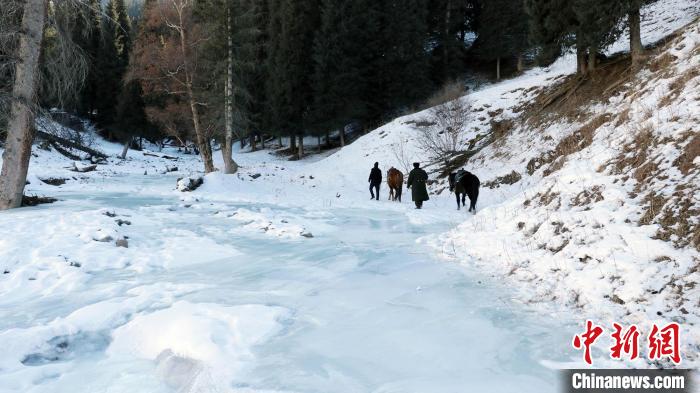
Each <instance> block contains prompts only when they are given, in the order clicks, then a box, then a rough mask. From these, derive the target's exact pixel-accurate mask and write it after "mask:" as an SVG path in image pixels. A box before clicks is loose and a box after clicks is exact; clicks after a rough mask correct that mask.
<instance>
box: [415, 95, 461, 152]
mask: <svg viewBox="0 0 700 393" xmlns="http://www.w3.org/2000/svg"><path fill="white" fill-rule="evenodd" d="M462 93H463V89H462V87H461V85H460V84H456V83H451V84H448V85H446V86H445V87H444V88H443V89H442V90H440V91H439V92H438V93H437V94H436V95H434V96H433V97H432V98H431V99H430V100H428V105H429V106H431V108H430V109H428V116H427V117H426V118H425V119H423V121H421V122H420V123H419V126H418V127H417V129H418V131H419V134H418V139H417V143H418V146H419V147H420V148H421V150H423V151H424V152H425V153H426V154H428V156H429V158H430V159H431V160H434V161H438V160H439V161H444V160H446V159H449V158H451V157H452V156H453V155H454V154H455V153H457V152H458V151H459V148H460V146H461V144H462V142H463V137H464V130H465V128H466V126H467V124H468V123H469V121H470V120H471V105H470V103H469V102H468V101H467V100H466V99H465V98H462V96H461V95H462Z"/></svg>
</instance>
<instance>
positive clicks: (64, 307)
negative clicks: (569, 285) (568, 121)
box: [0, 143, 575, 392]
mask: <svg viewBox="0 0 700 393" xmlns="http://www.w3.org/2000/svg"><path fill="white" fill-rule="evenodd" d="M100 144H101V146H102V147H103V148H105V150H108V146H105V145H106V144H105V143H100ZM115 148H116V146H115ZM166 153H168V154H171V155H177V154H176V153H174V152H171V151H168V152H166ZM37 155H38V156H39V157H35V159H36V162H44V163H46V164H47V165H48V164H49V163H51V165H52V167H53V168H58V167H59V165H58V164H59V163H61V162H66V160H65V159H63V158H61V157H60V156H58V155H56V153H54V152H45V151H37ZM131 155H132V159H131V160H129V161H127V163H126V164H123V165H116V163H118V160H116V159H115V160H114V161H112V159H110V162H112V163H110V164H106V165H101V166H100V169H98V172H90V173H86V174H81V176H82V177H81V178H78V180H71V181H69V182H68V183H66V184H65V185H62V186H58V187H55V186H50V185H42V184H39V183H34V182H33V183H32V184H30V187H29V188H30V190H31V191H32V192H36V193H38V194H41V195H52V196H55V197H57V198H59V199H60V201H59V202H56V203H55V204H52V205H43V206H40V207H35V208H23V209H19V210H15V211H10V212H5V213H3V214H2V215H0V228H1V229H0V231H2V236H0V238H2V239H3V241H2V244H1V246H0V252H1V253H2V255H1V256H0V261H2V262H1V263H2V265H1V266H0V268H2V269H3V270H4V271H5V272H6V273H5V274H4V275H2V276H0V293H1V294H2V296H1V297H0V308H1V309H2V310H3V318H2V320H1V321H0V345H2V347H3V348H4V349H5V351H3V354H2V355H0V391H3V392H5V391H7V392H16V391H22V392H63V391H65V392H74V391H76V387H77V386H79V387H80V390H81V391H90V392H107V391H110V392H112V391H124V392H127V391H128V392H161V391H162V392H171V391H177V392H212V391H234V392H273V391H274V392H329V391H333V392H358V391H366V392H425V391H433V392H449V391H456V390H461V389H463V388H464V387H470V388H473V389H477V390H489V391H493V392H512V391H513V390H514V389H518V390H520V391H532V392H542V391H554V390H553V386H555V381H556V378H557V375H556V373H555V372H554V371H553V369H551V368H550V367H548V366H546V364H547V362H563V361H570V360H571V359H572V358H574V357H575V355H574V354H572V353H571V350H570V349H569V348H568V347H567V346H566V345H559V346H552V343H557V342H558V343H566V342H567V341H568V340H569V339H570V336H571V334H573V329H574V328H575V325H574V324H573V323H572V322H571V321H569V320H568V318H567V317H566V316H565V315H547V316H545V317H542V316H541V315H539V314H535V313H533V312H530V311H528V310H525V309H521V308H519V307H517V306H516V305H515V304H514V303H513V302H512V301H511V300H510V296H509V295H508V293H509V291H510V290H509V289H508V288H505V287H503V286H502V285H501V284H500V283H499V282H498V281H497V280H492V279H490V278H489V277H487V276H484V275H482V274H480V273H479V272H478V271H475V270H470V269H465V268H463V267H460V266H457V265H453V264H445V263H444V262H442V261H439V260H437V259H435V254H434V252H433V251H432V249H431V248H430V247H428V246H427V245H426V244H424V242H417V241H416V240H417V239H420V238H424V237H425V236H432V235H433V234H436V233H441V232H444V231H446V230H448V229H449V228H450V227H453V226H455V225H457V224H458V223H459V222H461V221H462V220H463V217H460V216H456V215H454V214H452V211H451V205H450V204H449V203H448V202H450V200H448V199H447V198H442V200H437V201H434V202H433V203H432V204H431V205H430V208H428V209H426V210H423V211H417V210H414V209H411V207H410V206H409V203H407V202H404V203H403V204H398V203H394V202H389V201H386V200H382V201H379V202H377V201H369V198H368V197H367V193H366V192H365V190H364V187H360V186H362V185H363V184H364V182H363V181H362V180H364V179H359V181H358V180H357V179H350V180H351V181H352V182H353V183H352V184H350V183H349V184H348V186H346V187H343V188H337V187H338V184H340V183H336V184H333V185H324V184H323V182H320V181H319V182H316V177H315V176H314V173H316V172H314V171H313V165H314V164H308V163H303V162H302V163H297V162H287V161H282V160H280V159H278V158H275V157H274V156H272V155H270V154H268V153H267V152H257V153H244V154H238V155H237V157H238V158H239V161H241V164H243V166H244V169H243V170H242V172H241V174H240V175H239V176H224V175H220V174H215V175H210V176H208V177H207V179H206V183H205V185H204V186H203V188H202V189H200V190H197V191H196V192H193V193H181V192H179V191H176V190H175V180H176V179H177V177H179V176H182V174H178V173H170V174H166V175H163V174H158V173H157V172H156V171H153V172H152V174H150V173H151V172H149V174H148V175H144V174H143V172H142V169H144V168H157V167H158V165H159V164H158V161H154V159H153V158H152V157H149V156H143V155H142V154H141V153H139V152H131ZM177 156H178V161H177V162H176V164H177V165H178V166H181V167H185V168H186V167H192V168H194V167H196V166H198V165H199V163H198V160H197V159H196V158H195V157H192V156H184V155H177ZM166 162H168V160H163V164H164V163H166ZM125 166H128V167H129V169H127V170H125V171H124V172H120V170H121V168H123V167H125ZM34 168H36V169H39V168H37V166H35V167H34ZM282 168H284V170H282ZM366 169H368V168H366ZM99 171H103V172H102V173H100V172H99ZM251 173H261V174H263V175H262V176H261V177H260V178H258V179H255V180H253V179H252V178H251V177H249V176H248V175H249V174H251ZM57 174H58V175H60V174H62V172H60V171H57V172H54V173H53V175H54V177H55V176H56V175H57ZM35 175H36V173H35ZM364 175H366V174H364ZM364 175H363V177H364ZM301 176H304V178H301ZM311 176H314V179H310V177H311ZM316 176H321V174H320V172H319V173H316ZM37 177H38V176H37ZM356 183H359V184H356ZM236 190H240V192H237V191H236ZM336 191H337V192H336ZM337 193H340V194H341V195H340V196H338V197H336V195H337ZM120 223H121V225H120ZM119 239H127V240H128V248H124V247H117V245H116V241H117V240H119ZM494 381H498V384H497V385H496V384H494ZM523 386H527V389H525V390H522V387H523Z"/></svg>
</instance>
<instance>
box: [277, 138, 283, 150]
mask: <svg viewBox="0 0 700 393" xmlns="http://www.w3.org/2000/svg"><path fill="white" fill-rule="evenodd" d="M278 138H279V143H280V149H281V148H283V147H284V144H283V143H282V135H280V136H279V137H278Z"/></svg>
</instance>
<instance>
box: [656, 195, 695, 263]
mask: <svg viewBox="0 0 700 393" xmlns="http://www.w3.org/2000/svg"><path fill="white" fill-rule="evenodd" d="M696 191H697V190H696ZM669 205H670V206H667V207H666V208H664V210H663V214H662V215H661V217H660V218H659V220H658V224H659V226H660V228H659V230H658V231H657V233H656V237H657V238H658V239H661V240H665V241H673V243H674V245H675V246H676V247H687V246H692V247H695V248H696V249H698V250H700V223H699V222H698V220H697V218H698V217H700V209H699V208H697V207H694V204H693V200H692V194H691V195H684V196H683V197H682V198H681V199H680V200H677V201H674V203H672V204H669ZM692 218H695V220H694V221H693V220H692Z"/></svg>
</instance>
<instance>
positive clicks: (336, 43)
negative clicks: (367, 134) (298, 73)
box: [312, 0, 380, 135]
mask: <svg viewBox="0 0 700 393" xmlns="http://www.w3.org/2000/svg"><path fill="white" fill-rule="evenodd" d="M371 3H373V2H366V1H362V0H359V1H354V2H348V1H344V0H323V2H322V12H321V27H320V28H319V33H318V34H317V36H316V40H315V42H314V66H315V72H314V78H313V86H314V105H313V112H312V120H313V123H314V131H315V132H314V133H315V134H316V135H324V134H326V132H327V131H329V130H333V129H342V128H343V127H344V126H345V125H346V124H348V123H350V122H352V121H366V120H368V113H369V110H368V107H367V102H366V101H365V99H366V98H368V97H369V95H370V94H371V92H372V90H373V89H371V86H372V84H374V83H376V82H375V81H373V80H372V79H373V78H375V79H376V76H375V75H373V73H374V72H373V71H374V70H376V69H378V67H379V63H378V60H379V58H380V56H378V55H377V52H378V50H379V48H378V46H377V42H376V41H377V37H378V35H379V26H378V23H377V16H378V13H377V8H376V7H373V5H372V4H371Z"/></svg>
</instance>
